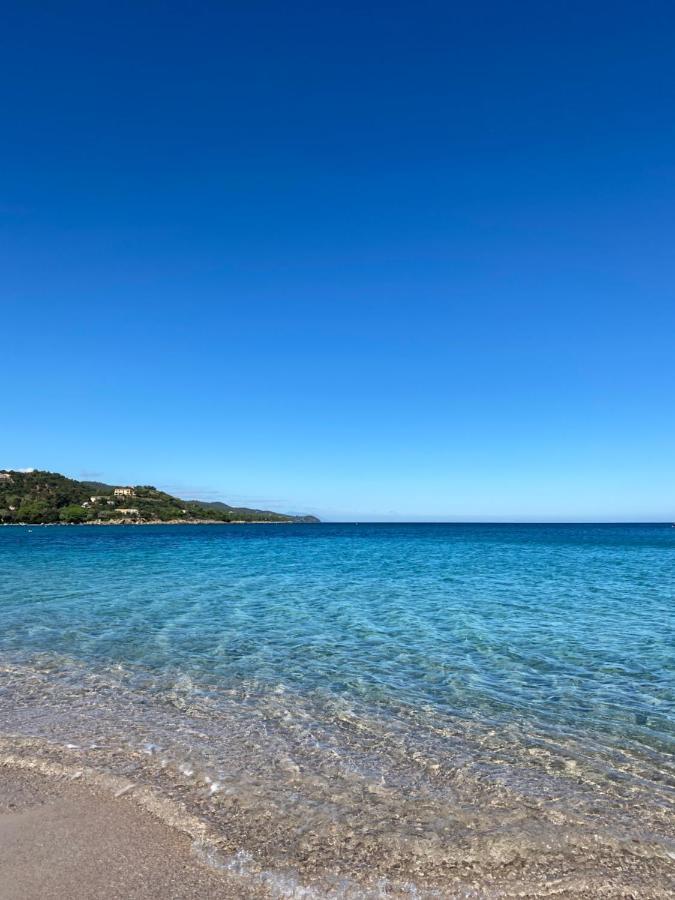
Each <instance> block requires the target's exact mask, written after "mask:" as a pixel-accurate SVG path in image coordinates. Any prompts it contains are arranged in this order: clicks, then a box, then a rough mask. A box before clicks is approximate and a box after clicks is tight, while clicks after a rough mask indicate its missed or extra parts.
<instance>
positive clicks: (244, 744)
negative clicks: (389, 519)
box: [0, 525, 675, 897]
mask: <svg viewBox="0 0 675 900" xmlns="http://www.w3.org/2000/svg"><path fill="white" fill-rule="evenodd" d="M674 591H675V528H671V527H670V526H656V525H655V526H553V525H550V526H549V525H545V526H515V525H512V526H486V525H475V526H471V525H358V526H356V525H352V526H345V525H316V526H313V525H303V526H286V525H275V526H263V525H255V526H202V527H200V526H173V527H171V526H147V527H115V526H111V527H100V528H96V527H70V528H68V527H44V528H38V527H33V528H28V527H6V528H2V529H0V626H1V627H0V731H1V733H2V736H3V745H2V748H0V749H2V751H3V753H4V754H5V758H6V759H9V758H12V759H14V760H15V761H16V760H17V759H24V760H31V761H32V762H31V764H33V763H35V764H40V765H42V767H43V768H45V767H48V766H49V765H52V766H53V767H55V769H54V770H55V771H56V770H57V769H58V770H62V769H60V768H59V767H65V769H63V771H68V772H78V771H83V772H87V773H92V772H93V773H102V774H109V775H114V776H116V777H117V778H118V779H123V780H122V781H118V782H116V783H119V784H122V785H127V786H128V787H129V790H130V792H131V793H133V792H136V793H137V794H138V795H139V796H141V794H142V791H143V789H144V788H152V789H153V790H154V791H155V792H156V795H157V796H158V797H161V798H163V799H164V801H166V802H165V806H164V807H163V808H164V810H165V811H166V810H167V809H169V810H174V811H175V820H176V824H179V823H180V822H183V824H184V823H185V821H187V819H186V818H185V817H186V816H187V815H188V814H189V815H190V816H192V817H193V818H191V819H190V820H189V821H190V822H192V823H194V822H195V821H198V822H199V823H201V826H200V827H202V828H203V830H202V831H200V832H198V833H197V832H196V831H195V829H194V827H193V826H192V825H189V826H185V827H188V830H190V828H192V832H193V836H194V837H195V839H196V841H195V846H196V848H197V849H198V850H199V852H202V853H203V855H204V857H205V858H207V859H208V860H209V861H210V862H211V863H212V864H214V865H217V866H220V867H221V868H222V869H223V873H224V878H227V879H229V880H230V881H231V882H232V884H233V885H235V884H237V883H240V884H242V885H243V884H244V883H245V884H246V885H247V889H253V890H255V891H256V892H258V893H259V894H260V896H277V897H280V896H302V897H324V896H325V897H329V896H336V897H337V896H340V897H370V896H372V897H379V896H410V895H414V896H441V897H452V896H462V897H493V896H494V897H506V896H545V895H547V894H549V893H550V894H551V895H555V896H558V897H560V896H570V897H580V896H588V897H599V896H617V897H618V896H622V897H623V896H631V895H632V896H636V897H652V896H653V897H667V896H670V895H671V892H672V889H673V882H672V880H671V879H672V873H673V865H674V862H675V827H674V821H673V799H674V798H675V765H674V760H673V756H672V751H673V737H674V733H675V731H674V718H673V716H674V712H675V672H674V668H675V665H674V648H675V641H674V638H675V622H674V617H673V603H674ZM168 818H169V819H170V818H171V816H170V815H168ZM232 889H233V890H234V888H232Z"/></svg>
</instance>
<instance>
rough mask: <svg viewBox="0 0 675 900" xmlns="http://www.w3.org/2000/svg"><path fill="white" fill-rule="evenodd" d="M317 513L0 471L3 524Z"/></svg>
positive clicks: (265, 518)
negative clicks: (272, 508) (254, 507)
mask: <svg viewBox="0 0 675 900" xmlns="http://www.w3.org/2000/svg"><path fill="white" fill-rule="evenodd" d="M318 521H319V519H317V518H316V516H289V515H284V514H283V513H277V512H270V511H269V510H264V509H248V508H246V507H237V506H228V504H227V503H220V502H213V503H206V502H202V501H200V500H181V499H180V498H178V497H173V496H172V495H171V494H167V493H165V492H164V491H160V490H157V488H155V487H153V486H152V485H136V486H135V487H129V486H124V485H111V484H103V483H102V482H100V481H77V480H75V479H74V478H66V476H65V475H60V474H59V473H58V472H42V471H38V470H34V471H30V472H15V471H12V470H7V469H5V470H1V471H0V522H2V523H4V524H26V525H51V524H59V523H60V524H71V525H72V524H82V525H116V524H132V523H133V524H152V523H161V522H163V523H175V524H186V523H187V524H195V523H202V524H206V523H216V524H217V523H223V522H232V523H234V522H289V523H299V522H302V523H314V522H318Z"/></svg>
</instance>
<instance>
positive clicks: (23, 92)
mask: <svg viewBox="0 0 675 900" xmlns="http://www.w3.org/2000/svg"><path fill="white" fill-rule="evenodd" d="M674 48H675V8H674V7H673V5H672V3H667V2H664V3H649V2H645V3H640V4H637V3H629V4H627V3H621V2H619V3H611V4H610V3H592V2H590V3H589V2H584V3H581V2H579V3H557V4H548V3H541V2H536V3H530V2H521V3H512V2H509V3H507V2H503V3H496V2H495V3H480V2H479V3H471V4H469V3H462V4H456V3H448V2H437V3H436V2H434V3H425V2H419V0H418V2H415V3H412V2H409V3H391V2H390V3H373V2H365V3H363V2H359V3H341V4H335V5H333V4H330V5H328V4H322V3H318V4H317V3H302V4H300V3H293V2H290V3H278V2H274V3H268V4H262V3H256V2H246V3H238V4H234V3H227V2H212V3H208V2H196V3H190V4H188V3H172V2H166V0H165V2H162V3H153V2H137V0H136V2H133V3H131V2H122V0H115V2H109V3H108V2H94V3H91V2H86V3H84V2H83V3H76V2H73V3H68V2H64V3H46V2H45V3H35V2H30V0H21V2H7V3H5V4H3V23H2V31H1V34H0V69H1V75H2V77H1V78H0V109H1V111H2V113H1V118H0V122H1V126H0V187H1V193H0V266H1V281H0V290H1V292H2V295H1V297H0V303H1V304H2V310H1V314H0V330H1V333H2V371H3V373H4V378H3V390H2V401H1V403H2V418H1V421H2V438H1V441H0V456H1V459H0V466H3V467H10V468H12V467H14V468H18V467H23V466H37V467H39V468H48V469H52V470H57V471H63V472H65V473H67V474H70V475H73V476H75V477H80V476H83V475H89V476H90V477H97V478H101V479H106V480H110V481H113V482H117V483H126V482H131V483H155V484H157V485H158V486H162V487H165V488H167V489H169V490H172V491H174V492H177V493H180V494H182V495H183V496H186V495H192V496H201V497H205V498H206V497H222V498H224V499H229V500H231V501H236V502H238V503H249V504H260V505H265V506H269V507H272V508H278V509H288V510H303V511H315V512H317V513H318V514H319V515H322V516H324V517H325V518H333V519H355V518H360V519H366V518H374V519H390V518H400V519H416V518H431V519H493V520H500V519H507V520H509V519H510V520H522V519H534V520H545V519H553V520H555V519H562V520H588V519H590V520H605V519H610V520H614V519H618V520H622V519H623V520H625V519H628V520H638V519H647V520H662V519H672V518H673V517H675V414H674V413H675V409H674V402H673V400H674V396H675V352H673V351H674V345H675V338H674V335H675V321H674V320H675V298H674V294H675V253H674V249H675V242H674V237H675V230H674V227H673V226H674V225H675V115H674V114H673V111H674V110H675V49H674Z"/></svg>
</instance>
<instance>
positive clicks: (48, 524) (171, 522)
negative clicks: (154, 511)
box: [0, 519, 319, 528]
mask: <svg viewBox="0 0 675 900" xmlns="http://www.w3.org/2000/svg"><path fill="white" fill-rule="evenodd" d="M317 524H319V523H317V522H286V521H272V522H268V521H267V520H265V519H230V520H229V521H228V522H224V521H222V520H221V519H143V520H142V521H140V522H139V521H137V520H136V519H112V520H106V521H103V520H101V519H95V520H93V521H91V522H0V528H80V527H81V526H85V527H89V526H92V525H101V526H108V525H317Z"/></svg>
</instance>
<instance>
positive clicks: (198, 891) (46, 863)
mask: <svg viewBox="0 0 675 900" xmlns="http://www.w3.org/2000/svg"><path fill="white" fill-rule="evenodd" d="M231 882H232V879H228V877H227V876H226V874H224V873H222V874H221V873H220V872H218V871H217V870H216V869H213V868H211V867H209V866H207V865H206V864H205V863H203V862H201V861H200V860H199V859H198V858H197V857H196V856H195V854H194V853H193V851H192V849H191V840H190V838H189V837H188V836H187V835H184V834H181V833H180V832H178V831H176V830H173V829H171V828H169V827H167V826H166V825H164V824H162V823H161V822H159V821H158V820H157V819H155V818H154V817H153V816H152V815H151V814H150V813H148V812H146V811H144V810H142V809H140V808H139V807H138V806H136V805H135V804H134V803H133V802H132V801H131V800H130V799H129V798H128V797H119V798H115V797H113V796H111V795H106V794H105V793H104V792H102V791H99V790H97V789H96V788H94V787H92V786H90V785H85V784H82V783H78V782H75V781H72V780H68V779H65V778H50V777H47V776H45V775H42V774H40V773H37V772H31V771H25V770H18V769H13V768H11V767H0V897H1V898H2V900H64V898H67V897H68V898H87V900H98V898H101V900H103V898H105V900H133V898H143V900H155V898H156V900H167V898H175V900H188V898H220V897H228V898H230V897H236V898H238V897H241V898H249V897H254V896H256V897H262V896H265V894H264V893H262V892H261V891H258V892H257V893H256V894H253V893H249V892H248V891H247V890H246V889H245V887H244V886H243V885H241V884H233V883H231Z"/></svg>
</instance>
